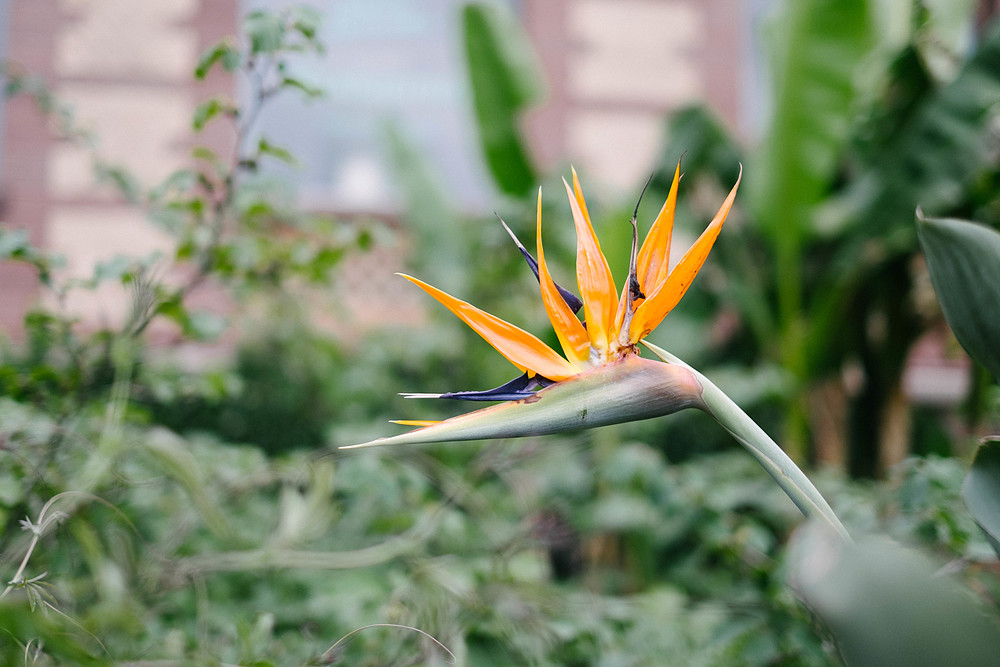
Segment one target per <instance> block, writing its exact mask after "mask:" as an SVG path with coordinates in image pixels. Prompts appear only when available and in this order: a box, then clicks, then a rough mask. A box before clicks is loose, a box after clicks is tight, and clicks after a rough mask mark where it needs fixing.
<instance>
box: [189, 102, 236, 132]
mask: <svg viewBox="0 0 1000 667" xmlns="http://www.w3.org/2000/svg"><path fill="white" fill-rule="evenodd" d="M219 114H225V115H227V116H235V115H236V109H235V108H234V107H233V105H232V104H230V103H229V102H227V101H225V100H224V99H222V98H221V97H212V98H210V99H207V100H205V101H204V102H202V103H201V104H199V105H198V106H197V107H195V110H194V116H193V117H192V118H191V126H192V127H193V128H194V129H195V131H196V132H200V131H201V130H203V129H204V128H205V126H206V125H208V123H209V122H210V121H211V120H212V119H213V118H215V117H216V116H218V115H219Z"/></svg>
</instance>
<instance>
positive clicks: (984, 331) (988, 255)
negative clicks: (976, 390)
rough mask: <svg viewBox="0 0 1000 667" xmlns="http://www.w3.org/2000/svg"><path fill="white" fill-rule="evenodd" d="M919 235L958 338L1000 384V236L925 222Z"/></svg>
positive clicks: (948, 222)
mask: <svg viewBox="0 0 1000 667" xmlns="http://www.w3.org/2000/svg"><path fill="white" fill-rule="evenodd" d="M917 217H918V219H917V232H918V235H919V238H920V245H921V246H922V247H923V250H924V255H925V256H926V257H927V268H928V270H929V271H930V274H931V282H932V283H933V284H934V291H936V292H937V295H938V300H939V301H940V302H941V310H942V311H943V312H944V316H945V319H946V320H947V321H948V325H949V326H950V327H951V329H952V331H954V332H955V337H956V338H958V341H959V342H960V343H961V344H962V346H963V347H964V348H965V350H966V352H968V353H969V356H971V357H972V358H973V359H975V360H976V361H978V362H979V363H980V364H982V365H983V366H985V367H986V369H987V370H988V371H989V372H990V373H991V374H992V375H993V378H994V379H1000V233H997V232H996V231H994V230H992V229H990V228H989V227H984V226H983V225H979V224H975V223H972V222H966V221H964V220H953V219H944V218H939V219H934V218H923V216H922V215H920V213H919V211H918V216H917Z"/></svg>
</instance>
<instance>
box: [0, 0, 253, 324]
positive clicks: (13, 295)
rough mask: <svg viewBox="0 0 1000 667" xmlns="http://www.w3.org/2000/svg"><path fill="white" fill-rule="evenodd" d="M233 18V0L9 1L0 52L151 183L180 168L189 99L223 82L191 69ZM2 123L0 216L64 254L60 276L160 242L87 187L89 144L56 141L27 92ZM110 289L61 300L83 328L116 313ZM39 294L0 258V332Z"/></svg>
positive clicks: (112, 200) (23, 272)
mask: <svg viewBox="0 0 1000 667" xmlns="http://www.w3.org/2000/svg"><path fill="white" fill-rule="evenodd" d="M235 17H236V0H157V2H151V3H147V2H135V1H134V0H30V1H15V2H13V3H11V5H10V16H9V25H8V53H7V58H8V60H9V61H10V62H12V63H14V64H15V66H16V67H18V68H20V69H22V70H23V71H25V72H27V73H30V74H33V75H37V76H40V77H43V78H44V79H45V80H46V82H47V83H48V86H49V87H50V88H51V90H52V91H53V92H54V93H55V95H56V96H57V97H58V98H59V99H60V100H63V101H65V102H68V103H69V104H71V105H72V107H73V108H74V112H75V119H76V122H77V123H78V124H79V126H80V127H82V128H85V129H87V130H91V131H92V132H93V133H94V135H95V136H96V137H98V138H99V144H98V148H97V151H98V153H99V154H100V156H101V158H102V159H105V160H108V161H111V162H113V163H119V164H121V165H123V166H124V167H126V168H127V169H128V170H129V171H130V172H131V173H133V174H134V175H135V176H137V177H138V178H139V180H140V182H141V183H142V184H143V185H145V186H149V185H153V184H155V183H156V182H157V181H159V180H160V179H162V178H163V177H164V176H166V175H167V174H169V173H170V172H171V171H173V170H174V169H177V168H179V167H181V166H184V165H185V163H186V161H187V159H188V152H189V149H190V143H189V142H190V139H189V137H190V129H189V122H190V121H189V119H190V116H191V112H192V111H193V109H194V105H195V104H196V102H197V100H199V99H201V98H203V97H206V96H208V95H210V94H211V93H212V92H215V91H224V90H228V89H229V88H230V87H231V82H229V81H227V80H225V79H224V78H222V77H219V78H216V79H213V80H211V81H209V82H207V83H206V84H204V85H196V84H195V83H193V82H192V79H191V72H192V70H193V68H194V65H195V62H196V60H197V57H198V55H199V54H200V53H201V51H202V50H204V48H206V47H207V46H208V45H209V44H210V43H211V42H213V41H214V40H216V39H218V38H219V37H221V36H222V35H225V34H231V33H232V32H233V30H234V26H235V20H236V18H235ZM5 126H6V127H5V128H4V133H3V161H2V164H3V169H4V172H3V174H2V179H3V180H2V183H0V188H2V194H3V200H4V207H3V211H2V213H0V215H2V218H3V219H2V222H3V223H4V224H6V225H9V226H11V227H21V228H26V229H28V230H29V232H30V234H31V238H32V240H33V241H34V242H35V243H38V244H41V245H43V246H45V247H47V248H49V249H50V250H53V251H55V252H58V253H60V254H62V255H64V256H65V258H66V266H65V269H64V271H65V272H66V273H67V274H69V275H73V276H84V275H87V273H88V272H89V271H90V269H91V267H92V266H93V265H94V263H95V262H96V261H99V260H102V259H109V258H111V257H112V256H114V255H115V254H116V253H128V254H132V255H135V254H143V253H145V252H152V251H154V250H156V249H158V248H162V247H164V246H165V239H164V238H163V237H162V236H161V234H160V233H159V232H158V231H157V230H156V229H155V228H154V227H153V226H152V225H150V224H149V222H148V221H147V220H146V219H145V218H144V216H143V214H142V213H141V212H140V211H138V210H137V209H135V208H134V207H131V206H128V205H126V204H125V203H123V202H122V201H120V199H119V198H117V197H116V196H115V195H114V193H113V192H111V191H110V190H109V189H108V188H103V189H102V188H98V187H96V184H95V180H94V172H93V169H92V163H91V162H92V158H91V154H90V152H89V151H88V149H87V148H86V147H84V146H82V145H81V144H79V143H78V142H72V141H66V140H58V139H56V138H54V137H53V135H52V132H51V131H50V128H49V127H48V126H47V125H46V123H45V121H44V119H43V118H42V117H41V116H40V115H39V113H38V112H37V110H36V109H35V108H34V105H33V104H32V102H31V101H30V100H29V99H27V98H25V97H22V98H15V99H14V100H12V101H10V102H9V103H8V105H7V109H6V118H5ZM213 139H214V142H215V143H216V144H217V145H218V144H220V143H225V138H224V137H221V136H220V137H214V138H210V140H213ZM115 290H116V288H115V287H113V286H109V287H108V288H106V289H102V290H101V291H99V292H97V293H87V292H83V291H80V292H77V293H74V294H73V295H72V296H71V298H70V301H69V304H68V306H69V308H70V309H71V310H72V311H73V312H74V313H77V314H78V315H79V316H80V318H81V320H82V322H83V323H84V324H91V325H93V324H103V323H108V322H114V321H116V320H118V319H120V318H121V316H122V315H123V313H124V308H125V300H124V299H122V298H121V296H120V294H117V293H116V292H115ZM38 297H39V293H38V290H37V285H36V284H35V281H34V277H33V275H32V273H31V271H30V270H27V269H25V268H24V267H20V266H16V265H10V264H5V265H0V328H3V329H5V330H7V331H12V332H14V333H15V334H16V332H17V329H18V326H19V322H20V319H21V316H22V314H23V312H24V310H25V309H26V308H27V307H28V306H30V304H31V303H33V302H35V301H36V300H37V299H38Z"/></svg>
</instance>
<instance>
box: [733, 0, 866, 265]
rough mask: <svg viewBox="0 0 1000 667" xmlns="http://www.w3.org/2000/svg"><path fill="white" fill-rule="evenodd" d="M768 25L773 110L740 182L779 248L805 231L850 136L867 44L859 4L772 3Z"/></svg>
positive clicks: (818, 0)
mask: <svg viewBox="0 0 1000 667" xmlns="http://www.w3.org/2000/svg"><path fill="white" fill-rule="evenodd" d="M776 9H780V10H781V11H779V12H777V13H776V15H777V16H780V17H781V19H782V20H781V22H780V23H779V22H776V21H773V22H772V23H771V25H769V31H768V35H769V37H770V39H769V40H768V41H769V43H770V44H771V45H772V54H771V56H772V57H771V63H772V67H771V70H772V77H773V81H774V86H775V94H774V112H773V115H772V117H771V119H770V128H769V131H768V134H767V137H766V139H765V141H764V143H763V145H762V147H761V149H762V150H761V153H760V159H759V162H758V163H757V164H756V165H754V168H753V169H750V170H749V173H748V175H753V174H758V175H759V176H758V177H757V178H756V179H751V178H748V179H747V181H748V182H747V185H748V186H749V188H750V190H751V194H752V196H753V199H752V203H753V204H754V208H755V210H756V211H757V213H758V216H759V219H760V223H761V227H762V229H763V231H764V232H765V233H766V234H767V235H768V236H770V237H771V238H772V239H773V242H774V243H775V244H776V246H777V247H778V248H779V251H780V248H781V247H786V246H787V247H789V248H790V249H789V250H788V251H787V252H792V253H794V252H796V250H795V247H794V246H795V244H797V242H798V240H799V239H800V238H801V237H802V235H803V234H804V233H805V232H806V231H807V229H808V225H809V220H810V218H809V215H808V212H809V208H810V207H811V206H813V205H814V204H815V203H816V202H818V201H819V200H820V199H821V198H822V197H823V196H825V194H826V191H827V190H828V188H829V186H830V181H831V179H832V177H833V175H834V171H835V170H836V168H837V162H838V159H839V157H840V155H841V153H842V152H843V149H844V145H845V140H846V139H847V137H848V134H849V131H850V122H849V120H850V114H851V112H852V106H853V103H854V98H855V96H856V89H857V80H858V76H859V73H860V66H861V65H862V63H863V62H864V58H865V56H866V55H867V54H868V53H869V52H870V51H871V49H872V48H873V46H874V38H873V37H874V35H873V28H872V23H871V17H870V15H869V8H868V2H866V1H865V0H847V1H844V2H831V1H830V0H791V1H786V2H783V3H779V6H778V7H777V8H776Z"/></svg>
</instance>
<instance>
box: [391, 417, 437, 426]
mask: <svg viewBox="0 0 1000 667" xmlns="http://www.w3.org/2000/svg"><path fill="white" fill-rule="evenodd" d="M389 422H390V423H392V424H399V425H400V426H434V424H440V423H441V421H440V420H438V421H433V420H429V419H390V420H389Z"/></svg>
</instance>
